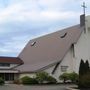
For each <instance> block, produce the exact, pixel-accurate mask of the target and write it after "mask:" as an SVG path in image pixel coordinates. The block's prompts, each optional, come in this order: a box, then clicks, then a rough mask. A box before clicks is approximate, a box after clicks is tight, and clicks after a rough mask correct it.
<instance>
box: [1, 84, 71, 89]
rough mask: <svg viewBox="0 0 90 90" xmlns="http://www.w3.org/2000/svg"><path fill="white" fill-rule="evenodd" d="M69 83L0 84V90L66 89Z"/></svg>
mask: <svg viewBox="0 0 90 90" xmlns="http://www.w3.org/2000/svg"><path fill="white" fill-rule="evenodd" d="M69 86H71V85H42V86H41V85H39V86H38V85H33V86H23V85H13V84H9V85H4V86H0V90H66V88H67V87H69Z"/></svg>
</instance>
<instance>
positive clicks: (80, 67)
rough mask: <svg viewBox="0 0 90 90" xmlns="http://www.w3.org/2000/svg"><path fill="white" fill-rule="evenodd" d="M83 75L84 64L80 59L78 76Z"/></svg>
mask: <svg viewBox="0 0 90 90" xmlns="http://www.w3.org/2000/svg"><path fill="white" fill-rule="evenodd" d="M84 73H85V64H84V61H83V60H82V59H81V62H80V66H79V76H81V75H83V74H84Z"/></svg>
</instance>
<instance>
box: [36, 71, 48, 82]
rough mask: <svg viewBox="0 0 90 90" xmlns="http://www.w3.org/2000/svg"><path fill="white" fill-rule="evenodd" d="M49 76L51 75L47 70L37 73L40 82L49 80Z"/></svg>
mask: <svg viewBox="0 0 90 90" xmlns="http://www.w3.org/2000/svg"><path fill="white" fill-rule="evenodd" d="M48 76H49V75H48V73H46V72H39V73H36V79H37V80H38V82H39V83H44V82H47V79H48Z"/></svg>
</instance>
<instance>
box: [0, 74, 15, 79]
mask: <svg viewBox="0 0 90 90" xmlns="http://www.w3.org/2000/svg"><path fill="white" fill-rule="evenodd" d="M0 77H1V78H3V79H4V80H5V81H13V80H14V73H0Z"/></svg>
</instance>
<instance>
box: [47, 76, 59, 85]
mask: <svg viewBox="0 0 90 90" xmlns="http://www.w3.org/2000/svg"><path fill="white" fill-rule="evenodd" d="M47 82H48V83H49V84H55V83H57V80H56V79H55V78H54V77H52V76H48V79H47Z"/></svg>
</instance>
